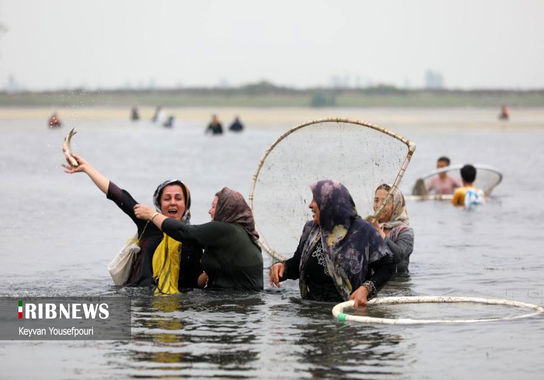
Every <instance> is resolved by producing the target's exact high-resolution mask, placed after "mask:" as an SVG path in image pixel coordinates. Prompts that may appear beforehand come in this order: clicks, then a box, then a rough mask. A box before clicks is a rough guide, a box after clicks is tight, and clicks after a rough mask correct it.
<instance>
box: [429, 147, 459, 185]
mask: <svg viewBox="0 0 544 380" xmlns="http://www.w3.org/2000/svg"><path fill="white" fill-rule="evenodd" d="M448 166H450V159H449V158H448V157H445V156H442V157H440V158H438V160H437V161H436V168H437V169H443V168H446V167H448ZM460 186H461V183H459V181H458V180H457V179H455V178H452V177H450V176H448V172H446V171H443V172H441V173H439V174H438V175H436V176H435V177H433V178H432V179H431V180H430V182H429V184H428V185H427V187H426V190H427V192H428V193H434V194H453V192H454V191H455V189H456V188H458V187H460Z"/></svg>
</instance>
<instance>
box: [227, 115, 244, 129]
mask: <svg viewBox="0 0 544 380" xmlns="http://www.w3.org/2000/svg"><path fill="white" fill-rule="evenodd" d="M229 130H230V131H232V132H242V131H243V130H244V125H243V124H242V122H241V121H240V118H239V117H238V116H236V117H235V118H234V121H233V122H232V124H231V125H230V127H229Z"/></svg>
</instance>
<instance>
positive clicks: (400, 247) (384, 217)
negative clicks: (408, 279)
mask: <svg viewBox="0 0 544 380" xmlns="http://www.w3.org/2000/svg"><path fill="white" fill-rule="evenodd" d="M389 191H391V186H389V185H387V184H385V183H384V184H382V185H380V186H378V188H377V189H376V192H375V194H374V212H376V211H378V208H379V207H380V205H381V204H382V203H383V201H384V199H385V197H387V194H388V193H389ZM371 223H372V225H373V226H374V227H375V228H376V230H377V231H378V233H379V234H380V236H381V237H382V239H383V241H384V243H385V245H386V246H387V248H388V249H389V250H390V251H391V252H392V253H393V263H394V264H395V273H408V264H410V255H411V254H412V252H413V250H414V230H413V229H412V228H411V227H410V219H409V218H408V211H406V202H405V200H404V196H403V195H402V193H401V192H400V190H399V189H396V188H395V189H393V191H392V194H391V197H390V198H389V201H388V202H387V203H386V204H385V206H384V208H383V211H382V212H381V214H380V216H379V218H378V220H376V219H374V218H372V219H371Z"/></svg>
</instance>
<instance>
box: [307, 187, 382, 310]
mask: <svg viewBox="0 0 544 380" xmlns="http://www.w3.org/2000/svg"><path fill="white" fill-rule="evenodd" d="M310 188H311V189H312V193H313V196H314V200H315V201H316V203H317V206H318V207H319V223H320V224H319V225H317V224H315V223H314V225H313V226H312V228H311V230H310V232H309V235H308V238H307V240H306V243H305V245H304V247H303V250H302V257H301V261H300V262H301V264H300V265H301V267H300V273H301V275H300V279H299V285H300V291H301V293H302V296H304V295H305V292H307V288H306V284H305V283H304V278H305V277H304V275H303V272H304V265H305V263H306V261H307V258H308V257H309V255H310V254H311V253H312V251H313V249H314V247H315V244H316V243H317V241H318V240H319V239H321V244H322V246H323V250H324V251H325V252H326V255H325V260H326V264H327V270H328V272H329V274H330V276H331V277H332V279H333V282H334V285H335V286H336V289H337V290H338V293H339V294H340V295H341V296H342V297H343V298H344V299H345V300H348V299H349V296H350V295H351V293H352V292H353V291H354V290H355V289H357V288H358V287H359V286H361V285H362V284H363V282H365V280H366V277H367V272H368V264H369V263H372V262H374V261H376V260H379V259H380V258H382V257H383V256H385V255H386V254H387V252H386V250H385V246H384V243H383V240H382V238H381V237H380V235H379V234H378V232H377V231H376V229H375V228H374V227H372V225H371V224H370V223H368V222H366V221H364V220H363V219H362V218H361V217H360V216H359V215H357V210H356V209H355V203H354V202H353V199H352V198H351V195H350V193H349V191H348V189H347V188H346V187H345V186H344V185H342V184H341V183H340V182H338V181H334V180H322V181H318V182H316V183H314V184H312V185H311V186H310Z"/></svg>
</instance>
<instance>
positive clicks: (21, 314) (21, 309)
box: [19, 301, 23, 319]
mask: <svg viewBox="0 0 544 380" xmlns="http://www.w3.org/2000/svg"><path fill="white" fill-rule="evenodd" d="M19 319H23V301H19Z"/></svg>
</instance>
